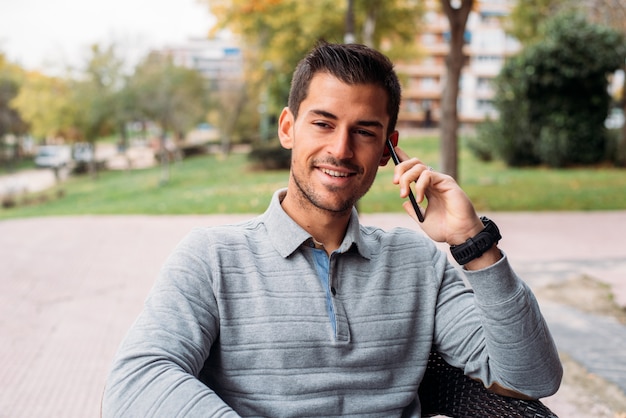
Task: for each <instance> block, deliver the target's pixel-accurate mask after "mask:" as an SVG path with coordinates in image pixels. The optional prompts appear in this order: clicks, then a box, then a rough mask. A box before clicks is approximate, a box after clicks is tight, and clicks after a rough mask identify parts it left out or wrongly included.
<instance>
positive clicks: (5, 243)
mask: <svg viewBox="0 0 626 418" xmlns="http://www.w3.org/2000/svg"><path fill="white" fill-rule="evenodd" d="M487 215H489V216H491V217H492V218H493V219H494V220H495V221H496V223H497V224H498V225H499V226H500V229H501V230H502V232H503V235H504V239H503V240H502V243H501V246H502V248H503V249H504V250H505V251H506V252H507V253H508V254H509V257H510V259H511V261H512V263H513V265H514V266H515V267H516V269H517V270H518V272H519V273H520V274H521V275H522V276H523V277H524V278H525V279H526V281H527V282H528V283H529V284H530V285H531V286H532V287H535V288H536V287H540V286H544V285H547V284H552V283H557V284H558V283H563V282H564V281H565V280H567V279H568V278H571V277H573V276H577V275H580V274H587V275H589V276H592V277H595V278H597V279H600V280H603V281H605V282H606V283H607V284H609V285H611V287H612V289H613V290H614V292H615V294H616V299H617V300H618V302H620V303H621V304H622V305H624V306H626V279H624V278H625V277H626V249H625V248H626V246H624V238H625V237H626V212H607V213H544V214H525V213H513V214H507V213H497V214H487ZM247 218H248V216H180V217H176V216H168V217H150V216H134V217H133V216H130V217H127V216H125V217H112V216H104V217H94V216H84V217H68V218H45V219H41V218H40V219H20V220H11V221H3V222H0V418H9V417H10V418H19V417H39V416H45V417H63V418H72V417H77V418H78V417H80V418H85V417H87V418H90V417H97V416H98V415H99V401H100V397H101V393H102V389H103V383H104V380H105V376H106V373H107V370H108V367H109V364H110V361H111V358H112V356H113V354H114V352H115V350H116V348H117V345H118V344H119V342H120V340H121V339H122V337H123V335H124V333H125V332H126V330H127V329H128V327H129V326H130V325H131V323H132V321H133V320H134V318H135V317H136V315H137V314H138V313H139V310H140V309H141V305H142V303H143V300H144V298H145V296H146V294H147V292H148V291H149V289H150V287H151V285H152V282H153V280H154V279H155V277H156V275H157V273H158V270H159V267H160V265H161V263H162V262H163V261H164V259H165V258H166V256H167V255H168V254H169V252H170V251H171V250H172V248H173V247H174V245H175V244H176V243H177V242H178V241H179V240H180V239H181V238H182V237H183V236H184V235H185V234H186V233H187V232H188V231H189V230H190V229H191V228H192V227H194V226H197V225H213V224H223V223H227V222H233V221H237V220H241V219H247ZM363 221H364V223H367V224H377V225H380V226H382V227H384V228H389V227H393V226H396V225H398V226H407V227H410V228H414V229H418V228H419V227H417V226H416V225H414V224H413V223H412V221H411V220H410V219H408V217H406V216H404V215H402V214H393V215H389V214H385V215H382V214H381V215H378V214H377V215H365V216H364V217H363ZM542 309H543V310H544V312H545V315H546V318H547V320H548V322H549V323H550V326H551V328H552V330H553V333H554V335H555V338H556V339H557V344H558V346H559V349H560V350H561V351H563V352H564V353H567V354H568V355H570V356H571V357H573V358H574V359H576V361H578V362H579V363H581V364H583V365H584V366H585V367H586V368H587V369H588V370H590V371H591V372H593V373H595V374H597V375H599V376H601V377H603V378H605V379H607V380H610V381H612V382H614V383H615V384H617V385H619V386H620V387H621V388H622V390H624V392H626V350H624V349H623V347H625V346H626V327H624V326H623V325H620V324H617V323H616V322H615V321H613V320H611V319H610V318H604V317H598V316H594V315H590V314H584V313H582V312H581V311H578V310H576V309H573V308H569V307H565V306H562V305H558V304H554V303H545V304H543V303H542ZM556 399H557V400H558V394H557V395H556ZM549 405H550V406H551V407H552V408H553V409H554V410H555V412H556V413H557V414H558V413H559V411H558V409H556V408H555V407H554V406H553V405H558V402H551V403H550V404H549ZM562 416H564V415H562Z"/></svg>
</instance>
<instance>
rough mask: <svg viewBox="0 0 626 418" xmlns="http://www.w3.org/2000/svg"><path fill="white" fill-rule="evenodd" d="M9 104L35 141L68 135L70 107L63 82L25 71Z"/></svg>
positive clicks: (71, 108)
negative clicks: (16, 111) (26, 125)
mask: <svg viewBox="0 0 626 418" xmlns="http://www.w3.org/2000/svg"><path fill="white" fill-rule="evenodd" d="M13 103H14V105H15V108H16V109H17V110H18V111H19V112H20V115H22V117H23V118H24V120H25V121H27V122H28V124H29V125H30V133H31V135H33V136H34V137H35V138H38V139H46V138H50V137H56V136H60V135H64V134H65V135H64V136H71V134H70V132H71V131H72V127H73V116H74V107H73V101H72V92H71V87H70V83H69V82H68V81H67V80H64V79H61V78H59V77H49V76H46V75H44V74H41V73H39V72H28V73H26V74H25V77H24V80H23V82H22V83H21V85H20V89H19V93H18V95H17V97H16V98H15V100H14V102H13Z"/></svg>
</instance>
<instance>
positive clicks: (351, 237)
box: [262, 189, 372, 259]
mask: <svg viewBox="0 0 626 418" xmlns="http://www.w3.org/2000/svg"><path fill="white" fill-rule="evenodd" d="M286 193H287V189H280V190H278V191H276V192H275V193H274V196H272V200H271V202H270V205H269V207H268V208H267V210H266V211H265V213H264V214H263V215H262V222H263V223H264V224H265V225H266V228H267V233H268V235H269V238H270V240H271V242H272V244H273V246H274V248H275V249H276V251H278V253H279V254H280V255H281V256H282V257H285V258H286V257H289V256H290V255H291V254H293V253H294V252H295V251H296V250H297V249H298V248H300V246H302V245H303V244H305V243H306V242H308V241H311V242H312V239H313V237H312V236H311V235H310V234H309V233H308V232H306V231H305V230H304V229H303V228H302V227H301V226H300V225H298V224H297V223H296V222H295V221H294V220H293V219H292V218H291V217H290V216H289V215H288V214H287V213H286V212H285V211H284V210H283V207H282V206H281V204H280V202H281V201H282V199H283V198H284V197H285V194H286ZM353 248H354V249H355V250H356V251H357V252H358V253H359V254H360V255H361V256H362V257H364V258H368V259H369V258H371V254H372V251H371V249H370V248H369V247H368V245H367V243H366V241H365V240H364V239H363V235H362V231H361V225H360V224H359V215H358V212H357V211H356V209H355V208H352V214H351V216H350V221H349V222H348V228H347V230H346V235H345V236H344V238H343V241H342V243H341V245H340V246H339V248H338V249H337V252H339V253H345V252H348V251H350V250H352V249H353Z"/></svg>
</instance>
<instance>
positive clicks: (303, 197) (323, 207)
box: [291, 167, 373, 216]
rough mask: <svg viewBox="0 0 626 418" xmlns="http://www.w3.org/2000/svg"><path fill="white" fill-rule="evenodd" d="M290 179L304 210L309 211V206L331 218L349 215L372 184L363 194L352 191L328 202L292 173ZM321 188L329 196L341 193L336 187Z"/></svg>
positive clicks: (355, 190) (356, 190)
mask: <svg viewBox="0 0 626 418" xmlns="http://www.w3.org/2000/svg"><path fill="white" fill-rule="evenodd" d="M310 169H311V170H315V168H312V167H311V168H310ZM291 179H292V182H293V184H294V185H295V186H296V189H297V190H296V193H297V195H298V199H297V200H298V202H299V204H300V205H301V206H302V207H303V208H304V209H309V208H310V206H313V207H315V208H316V209H318V210H320V211H322V212H325V213H329V214H331V215H333V216H343V215H345V214H347V213H350V212H351V211H352V208H353V207H354V205H355V204H356V202H357V201H358V200H359V199H360V198H361V197H363V196H364V195H365V193H367V191H368V190H369V188H370V187H371V183H373V181H372V182H371V183H370V184H369V185H368V186H367V188H366V190H365V191H363V192H360V191H359V190H358V189H353V190H352V193H351V194H348V195H347V196H346V197H345V198H344V199H343V200H333V201H330V200H329V199H328V198H326V197H325V196H323V195H322V194H320V193H318V192H317V191H315V190H314V187H312V186H311V185H310V183H307V182H306V181H303V179H301V178H299V177H298V175H297V174H295V173H294V172H293V171H292V173H291ZM323 187H325V188H326V190H325V191H326V192H328V193H331V194H333V193H342V189H340V188H338V187H332V186H323ZM335 196H336V195H335Z"/></svg>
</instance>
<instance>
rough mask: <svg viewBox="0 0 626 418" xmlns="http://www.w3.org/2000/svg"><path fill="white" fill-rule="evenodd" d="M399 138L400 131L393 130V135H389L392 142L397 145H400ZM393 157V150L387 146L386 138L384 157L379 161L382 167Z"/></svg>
mask: <svg viewBox="0 0 626 418" xmlns="http://www.w3.org/2000/svg"><path fill="white" fill-rule="evenodd" d="M398 139H400V134H399V133H398V131H393V132H392V134H391V135H389V140H390V141H391V144H392V145H393V146H394V148H395V147H397V146H398ZM390 158H391V152H390V151H389V147H388V146H387V141H386V140H385V150H384V151H383V155H382V157H380V162H379V163H378V164H379V165H380V166H381V167H384V166H386V165H387V163H388V162H389V159H390Z"/></svg>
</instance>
